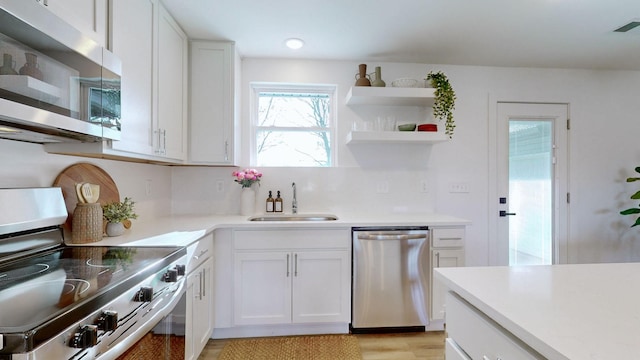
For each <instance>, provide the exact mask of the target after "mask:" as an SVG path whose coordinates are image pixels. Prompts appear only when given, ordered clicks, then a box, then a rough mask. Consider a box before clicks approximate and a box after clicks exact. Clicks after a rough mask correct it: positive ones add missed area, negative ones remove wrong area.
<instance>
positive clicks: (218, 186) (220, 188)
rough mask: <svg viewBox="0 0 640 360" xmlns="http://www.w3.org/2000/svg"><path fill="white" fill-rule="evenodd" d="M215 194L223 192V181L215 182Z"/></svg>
mask: <svg viewBox="0 0 640 360" xmlns="http://www.w3.org/2000/svg"><path fill="white" fill-rule="evenodd" d="M216 192H219V193H221V192H224V180H222V179H218V180H216Z"/></svg>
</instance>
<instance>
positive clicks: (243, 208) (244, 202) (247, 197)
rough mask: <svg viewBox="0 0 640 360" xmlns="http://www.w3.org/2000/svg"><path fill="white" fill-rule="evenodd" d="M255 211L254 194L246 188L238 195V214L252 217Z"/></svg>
mask: <svg viewBox="0 0 640 360" xmlns="http://www.w3.org/2000/svg"><path fill="white" fill-rule="evenodd" d="M255 211H256V192H255V191H254V190H253V189H252V188H250V187H248V188H242V192H241V193H240V214H241V215H247V216H248V215H253V214H254V213H255Z"/></svg>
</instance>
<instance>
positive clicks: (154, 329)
mask: <svg viewBox="0 0 640 360" xmlns="http://www.w3.org/2000/svg"><path fill="white" fill-rule="evenodd" d="M182 281H183V283H184V279H183V280H182ZM183 285H184V284H183ZM181 288H182V289H183V290H182V291H181V294H180V296H179V298H178V300H177V301H172V303H173V304H174V306H173V308H172V309H170V311H168V313H166V314H165V315H164V317H162V318H160V319H159V320H158V321H153V322H150V323H148V324H145V326H144V328H145V329H147V330H144V332H143V331H142V329H139V330H141V331H139V334H138V336H135V339H136V340H137V342H135V344H133V345H131V346H130V347H129V348H128V349H127V350H126V352H125V353H123V354H122V355H120V356H119V357H118V358H117V360H139V359H158V360H162V359H164V360H177V359H180V360H183V359H184V356H185V333H186V325H185V324H186V323H185V314H186V293H185V291H184V286H182V287H181Z"/></svg>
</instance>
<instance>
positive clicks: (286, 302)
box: [233, 251, 293, 325]
mask: <svg viewBox="0 0 640 360" xmlns="http://www.w3.org/2000/svg"><path fill="white" fill-rule="evenodd" d="M292 261H293V259H292V256H291V253H289V252H281V251H274V252H246V253H245V252H241V253H240V252H236V253H235V254H234V271H233V275H234V299H233V302H234V310H233V312H234V319H233V322H234V324H235V325H256V324H285V323H290V322H291V276H293V275H292V273H291V264H292Z"/></svg>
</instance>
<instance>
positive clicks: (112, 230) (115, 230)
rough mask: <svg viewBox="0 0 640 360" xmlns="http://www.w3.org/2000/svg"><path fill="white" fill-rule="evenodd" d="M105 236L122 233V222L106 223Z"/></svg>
mask: <svg viewBox="0 0 640 360" xmlns="http://www.w3.org/2000/svg"><path fill="white" fill-rule="evenodd" d="M106 233H107V236H120V235H122V234H124V224H123V223H121V222H116V223H112V222H110V223H107V229H106Z"/></svg>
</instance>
